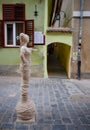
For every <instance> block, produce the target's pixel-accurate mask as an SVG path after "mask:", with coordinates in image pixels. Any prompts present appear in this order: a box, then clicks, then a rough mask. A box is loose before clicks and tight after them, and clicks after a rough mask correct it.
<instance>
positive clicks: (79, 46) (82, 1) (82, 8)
mask: <svg viewBox="0 0 90 130" xmlns="http://www.w3.org/2000/svg"><path fill="white" fill-rule="evenodd" d="M83 10H84V0H80V26H79V27H80V28H79V38H78V79H81V44H82V22H83Z"/></svg>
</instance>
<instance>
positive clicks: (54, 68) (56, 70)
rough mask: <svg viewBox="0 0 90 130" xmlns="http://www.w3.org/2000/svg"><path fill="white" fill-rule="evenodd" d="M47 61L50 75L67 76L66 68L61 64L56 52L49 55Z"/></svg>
mask: <svg viewBox="0 0 90 130" xmlns="http://www.w3.org/2000/svg"><path fill="white" fill-rule="evenodd" d="M47 63H48V75H49V77H59V78H65V79H66V78H67V75H66V72H65V69H64V68H63V67H62V66H61V65H60V63H59V61H58V59H57V57H56V56H55V55H54V54H52V55H49V56H48V60H47Z"/></svg>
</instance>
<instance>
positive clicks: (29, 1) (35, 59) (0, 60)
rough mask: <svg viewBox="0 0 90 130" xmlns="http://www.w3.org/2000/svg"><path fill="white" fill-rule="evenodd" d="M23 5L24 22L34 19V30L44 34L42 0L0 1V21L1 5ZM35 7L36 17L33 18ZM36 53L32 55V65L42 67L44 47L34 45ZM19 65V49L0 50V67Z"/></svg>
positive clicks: (0, 15) (0, 14) (0, 16)
mask: <svg viewBox="0 0 90 130" xmlns="http://www.w3.org/2000/svg"><path fill="white" fill-rule="evenodd" d="M16 3H18V4H21V3H23V4H25V9H26V10H25V16H26V20H29V19H34V30H35V31H41V32H44V0H41V1H40V0H12V1H11V0H0V19H1V20H2V19H3V18H2V4H16ZM35 5H37V11H38V16H37V17H35V16H34V11H35ZM35 48H37V49H38V51H37V52H33V54H32V65H43V55H44V54H43V53H44V46H40V45H36V46H35ZM19 63H20V57H19V48H0V65H18V64H19Z"/></svg>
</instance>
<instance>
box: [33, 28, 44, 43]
mask: <svg viewBox="0 0 90 130" xmlns="http://www.w3.org/2000/svg"><path fill="white" fill-rule="evenodd" d="M44 42H45V41H44V35H43V34H42V32H39V31H36V32H34V44H44Z"/></svg>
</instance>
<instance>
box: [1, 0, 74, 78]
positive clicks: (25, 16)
mask: <svg viewBox="0 0 90 130" xmlns="http://www.w3.org/2000/svg"><path fill="white" fill-rule="evenodd" d="M71 1H72V0H67V3H66V4H65V1H64V0H60V1H57V2H59V7H57V6H56V7H57V9H60V10H59V11H61V17H63V18H61V22H60V21H59V24H60V25H58V19H55V17H56V13H58V11H57V10H56V13H55V14H54V11H53V10H55V4H56V5H58V4H57V3H54V2H55V1H53V0H12V1H10V0H4V1H3V0H0V73H1V74H4V75H6V74H9V73H11V74H19V64H20V57H19V43H18V42H17V40H16V37H17V35H18V34H19V33H20V32H22V31H23V32H25V33H27V34H29V33H30V35H31V42H33V45H32V47H35V48H37V52H33V53H32V56H31V59H32V66H31V74H32V76H37V77H46V78H47V77H48V70H47V68H48V63H47V59H48V47H49V45H51V44H53V46H54V54H55V55H56V57H58V59H59V62H60V64H61V65H62V66H63V67H64V68H65V71H66V73H67V77H68V78H70V77H71V48H72V31H71V29H70V28H71V27H72V19H71V16H72V2H71ZM70 4H71V6H70ZM62 10H63V11H62ZM11 12H13V13H11ZM21 14H22V15H21ZM63 15H65V18H64V16H63ZM13 16H14V17H13ZM52 16H53V17H52ZM53 18H54V19H55V21H54V19H53ZM51 20H52V21H51ZM27 21H28V22H27ZM29 21H33V22H31V23H29ZM53 21H54V22H53ZM27 23H28V24H27ZM32 24H33V25H32ZM29 25H30V26H29ZM30 29H31V30H30ZM33 34H34V35H33ZM32 39H34V41H33V40H32ZM35 41H36V43H35ZM56 46H57V47H56Z"/></svg>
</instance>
